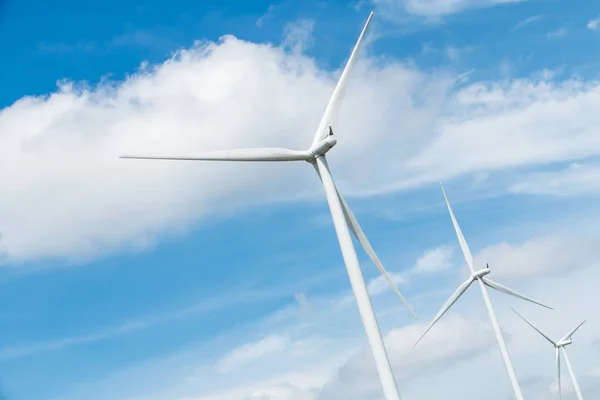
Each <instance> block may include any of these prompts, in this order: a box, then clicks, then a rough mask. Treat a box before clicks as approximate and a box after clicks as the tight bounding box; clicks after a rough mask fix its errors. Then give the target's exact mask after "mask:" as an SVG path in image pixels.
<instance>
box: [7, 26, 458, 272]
mask: <svg viewBox="0 0 600 400" xmlns="http://www.w3.org/2000/svg"><path fill="white" fill-rule="evenodd" d="M336 79H337V73H329V72H326V71H322V70H319V69H318V68H317V67H316V66H315V64H314V62H313V60H311V59H309V58H307V57H306V56H304V55H302V54H301V53H299V50H298V49H296V50H292V51H291V52H288V51H286V50H285V49H284V47H275V46H271V45H266V44H264V45H263V44H253V43H248V42H243V41H240V40H238V39H236V38H234V37H231V36H227V37H224V38H222V40H221V41H220V42H218V43H202V44H198V45H197V46H195V47H194V48H192V49H188V50H182V51H181V52H179V54H178V55H177V56H175V57H174V58H173V59H170V60H168V61H166V62H165V63H164V64H161V65H157V66H147V65H145V66H142V68H141V69H140V70H139V71H137V72H136V73H135V74H133V75H132V76H130V77H129V78H127V79H126V80H125V81H124V82H118V83H102V84H100V85H99V86H97V87H88V86H86V85H85V84H83V83H75V82H68V83H63V84H62V85H61V87H60V90H59V91H57V92H56V93H53V94H51V95H49V96H45V97H25V98H23V99H21V100H19V101H18V102H16V103H15V104H13V105H12V106H10V107H7V108H5V109H3V110H2V111H1V112H0V132H2V133H1V135H0V170H1V171H2V172H0V183H1V184H2V187H3V192H4V193H5V195H3V196H2V199H1V200H0V210H1V211H0V232H1V234H2V240H1V241H0V253H1V254H2V255H4V257H5V258H7V259H8V260H11V261H21V260H29V259H35V258H39V257H54V256H58V257H65V256H66V257H72V258H87V257H94V256H96V255H100V254H102V253H105V252H110V251H115V250H122V249H139V248H144V247H146V246H148V245H151V244H152V243H153V241H154V240H155V238H156V237H157V236H158V235H160V234H164V233H170V232H177V231H179V230H181V229H185V228H186V227H187V226H189V225H190V224H193V223H194V221H196V220H198V218H201V217H202V216H203V215H205V214H206V213H207V212H209V211H210V212H218V211H220V210H221V211H222V210H228V209H231V208H232V207H236V206H239V205H242V204H244V205H245V204H251V203H253V202H259V201H260V202H262V201H265V200H267V201H269V200H270V201H277V200H285V199H293V198H295V197H297V196H298V195H306V194H307V193H309V194H310V193H314V192H316V191H318V186H317V182H318V180H317V179H316V178H315V176H314V171H312V169H311V168H309V167H308V166H307V165H302V164H300V165H302V167H300V166H299V165H298V164H295V165H289V164H287V165H277V166H275V165H265V164H260V165H257V164H254V165H248V164H245V165H239V164H237V165H224V164H212V165H207V164H206V163H194V162H179V163H174V162H168V161H167V162H163V161H138V160H122V159H118V158H117V156H118V155H119V154H123V153H132V152H142V153H143V152H151V153H152V152H161V153H182V152H191V153H194V152H199V151H203V150H213V149H221V148H229V147H238V146H241V147H244V146H286V147H291V148H298V149H305V148H307V147H308V146H309V144H310V142H311V140H312V136H313V134H314V129H315V127H316V125H317V124H318V121H319V118H320V116H321V114H322V112H323V110H324V107H325V104H326V102H327V100H328V97H329V95H330V93H331V91H332V89H333V86H334V84H335V81H336ZM432 79H433V80H432ZM353 81H354V83H353V84H352V87H351V88H350V91H349V96H348V97H349V98H348V99H347V101H346V103H345V107H344V111H343V112H342V114H343V115H342V117H341V119H342V121H343V123H340V124H339V129H337V132H338V135H339V136H340V139H341V143H340V144H339V145H338V148H337V149H336V150H339V151H338V152H336V155H334V156H332V164H333V166H334V173H335V174H336V177H338V178H339V181H340V182H342V186H343V182H344V180H347V179H348V178H349V177H351V176H353V174H354V173H357V172H359V170H360V168H357V167H354V168H352V160H355V159H357V158H358V157H361V156H362V154H365V153H364V151H366V154H368V153H370V152H373V151H375V149H376V148H378V147H380V146H379V145H378V142H379V143H380V142H381V141H385V142H388V144H389V145H390V146H389V148H390V149H391V148H392V147H393V148H400V146H398V144H399V143H404V146H405V147H406V151H409V150H415V148H416V147H418V146H419V144H418V143H415V144H413V145H412V146H411V145H410V143H409V142H410V141H413V142H414V140H412V139H409V141H405V140H404V139H403V138H407V137H409V133H410V136H412V135H413V134H415V133H417V134H419V132H420V133H421V134H422V135H424V136H425V137H426V136H427V132H428V131H430V130H431V127H432V122H431V121H433V120H434V119H435V118H434V117H435V115H437V114H438V109H439V106H440V104H441V101H442V99H443V97H444V93H445V90H446V87H447V84H446V82H447V81H446V80H445V79H444V78H440V79H438V78H435V77H427V76H426V75H424V74H422V73H420V72H418V71H416V70H413V69H410V68H406V67H404V66H403V65H402V64H401V63H398V62H391V63H386V64H380V63H375V62H373V61H366V62H363V63H362V65H359V66H358V68H357V70H356V71H355V75H354V77H353ZM416 93H421V95H419V99H414V98H413V96H415V95H416ZM392 105H393V107H392ZM401 125H402V126H404V127H405V129H407V130H406V133H405V134H404V133H403V132H401V134H400V135H398V132H396V131H394V132H393V133H392V131H391V130H390V129H389V127H395V126H401ZM409 131H410V132H409ZM366 132H368V134H365V133H366ZM394 137H396V139H394ZM371 139H373V141H372V140H371ZM338 166H339V168H338ZM374 167H375V166H373V168H374ZM370 170H371V168H368V170H367V171H362V173H357V178H358V180H359V181H361V180H363V181H364V180H365V179H366V177H367V176H369V175H370V174H369V171H370ZM338 171H339V172H338ZM17 172H18V173H17ZM292 177H293V183H291V182H290V181H291V179H289V178H292ZM311 182H312V186H311V185H310V183H311ZM303 188H304V189H303ZM242 193H243V194H244V195H243V196H239V194H242ZM318 193H319V194H321V193H320V192H318ZM236 194H238V195H236ZM242 198H243V201H242V200H241V199H242ZM236 199H239V200H236ZM40 202H42V204H43V206H42V207H40V206H39V204H40Z"/></svg>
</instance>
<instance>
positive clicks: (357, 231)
mask: <svg viewBox="0 0 600 400" xmlns="http://www.w3.org/2000/svg"><path fill="white" fill-rule="evenodd" d="M336 190H337V188H336ZM338 197H339V198H340V202H341V203H342V208H343V209H344V214H345V215H346V220H347V221H348V226H350V230H351V231H352V233H354V236H356V239H358V242H359V243H360V245H361V246H362V248H363V249H364V250H365V252H366V253H367V255H368V256H369V258H370V259H371V261H372V262H373V264H375V266H376V267H377V269H378V270H379V272H380V273H381V275H383V277H384V278H385V280H386V281H387V282H388V284H389V285H390V287H391V288H392V289H393V290H394V292H395V293H396V295H397V296H398V297H399V298H400V300H402V302H403V303H404V305H405V306H406V308H408V311H410V313H411V314H412V315H413V317H414V318H415V319H416V318H417V315H416V314H415V313H414V311H413V310H412V308H410V306H409V305H408V302H407V301H406V299H404V296H402V294H401V293H400V291H399V290H398V288H397V287H396V285H395V284H394V282H393V281H392V278H391V277H390V276H389V274H388V273H387V271H386V270H385V268H384V267H383V264H382V263H381V261H380V260H379V257H377V253H375V250H374V249H373V247H372V246H371V243H369V240H368V239H367V236H366V235H365V234H364V232H363V230H362V229H361V227H360V225H359V224H358V221H357V220H356V218H355V217H354V214H353V213H352V211H351V210H350V207H348V204H347V203H346V201H345V200H344V198H343V197H342V196H341V195H340V193H339V191H338Z"/></svg>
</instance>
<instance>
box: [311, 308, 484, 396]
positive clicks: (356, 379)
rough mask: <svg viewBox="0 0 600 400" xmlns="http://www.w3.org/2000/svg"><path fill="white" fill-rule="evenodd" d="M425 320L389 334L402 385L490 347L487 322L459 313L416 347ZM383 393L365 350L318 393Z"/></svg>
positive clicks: (388, 339) (388, 345)
mask: <svg viewBox="0 0 600 400" xmlns="http://www.w3.org/2000/svg"><path fill="white" fill-rule="evenodd" d="M425 327H426V323H421V324H418V325H416V324H415V325H412V326H410V327H407V328H401V329H394V330H392V331H391V332H390V333H388V334H387V335H386V338H385V341H386V344H387V348H388V355H389V358H390V361H391V363H392V365H393V367H394V371H395V375H396V380H397V381H398V383H399V384H402V383H406V382H407V381H410V380H412V379H414V378H416V377H419V376H421V375H424V374H427V375H429V374H434V373H436V372H439V371H440V369H441V370H444V369H446V368H447V366H448V365H449V364H453V363H458V362H461V361H464V360H465V359H469V358H471V357H474V356H476V355H478V354H480V353H482V352H485V351H487V350H488V348H489V347H490V346H491V344H492V341H493V336H492V335H491V334H490V333H491V332H490V331H489V329H488V328H487V326H486V325H485V324H482V323H481V322H479V321H476V322H472V321H469V320H467V319H465V318H464V317H461V316H458V315H456V314H454V315H450V316H448V317H447V318H445V319H444V320H441V321H440V322H439V324H438V325H436V327H435V329H432V330H431V331H430V332H429V334H428V336H427V337H426V338H425V339H424V340H423V342H422V343H421V344H420V345H419V347H417V348H413V345H414V343H415V342H416V341H417V339H418V338H419V336H420V335H421V334H422V333H423V330H424V329H425ZM465 338H468V340H465ZM380 393H381V389H380V386H379V381H378V379H377V375H376V373H375V366H374V363H373V359H372V356H371V353H370V352H368V351H366V350H364V351H361V352H360V353H358V354H356V355H355V356H354V357H352V358H351V359H350V360H349V361H348V362H347V363H346V364H345V365H344V366H343V367H342V368H341V369H340V370H339V371H338V373H337V375H336V377H335V378H334V379H333V380H332V381H331V382H330V383H328V384H327V385H326V386H325V387H324V388H323V389H322V392H321V394H320V396H319V399H320V400H321V399H322V400H328V399H339V398H345V399H375V398H378V397H379V395H380Z"/></svg>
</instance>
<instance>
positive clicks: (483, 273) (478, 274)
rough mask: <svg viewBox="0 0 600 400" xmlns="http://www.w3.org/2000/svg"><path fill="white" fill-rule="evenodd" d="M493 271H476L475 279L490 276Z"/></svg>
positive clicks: (486, 269)
mask: <svg viewBox="0 0 600 400" xmlns="http://www.w3.org/2000/svg"><path fill="white" fill-rule="evenodd" d="M490 272H491V271H490V270H489V268H485V269H480V270H479V271H475V272H473V275H472V276H473V279H479V278H481V277H483V276H486V275H487V274H489V273H490Z"/></svg>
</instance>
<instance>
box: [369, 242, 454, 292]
mask: <svg viewBox="0 0 600 400" xmlns="http://www.w3.org/2000/svg"><path fill="white" fill-rule="evenodd" d="M452 256H453V249H452V247H449V246H446V245H442V246H439V247H436V248H433V249H428V250H426V251H425V252H424V253H423V255H422V256H420V257H419V258H418V259H417V261H416V262H415V264H414V265H413V266H412V267H411V268H409V269H407V270H406V271H404V272H399V273H393V272H389V271H388V272H389V275H390V277H391V278H392V281H393V282H394V283H395V284H396V285H402V284H405V283H407V282H408V281H409V280H410V279H411V278H412V277H414V276H417V275H425V274H431V273H434V272H438V271H442V270H445V269H447V268H449V267H450V266H451V265H452V263H451V260H452ZM388 288H389V284H388V282H387V281H386V280H385V278H384V277H383V276H378V277H377V278H374V279H373V280H371V281H370V282H369V285H368V289H369V293H370V294H371V295H372V296H375V295H378V294H380V293H383V292H384V291H386V290H387V289H388Z"/></svg>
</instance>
